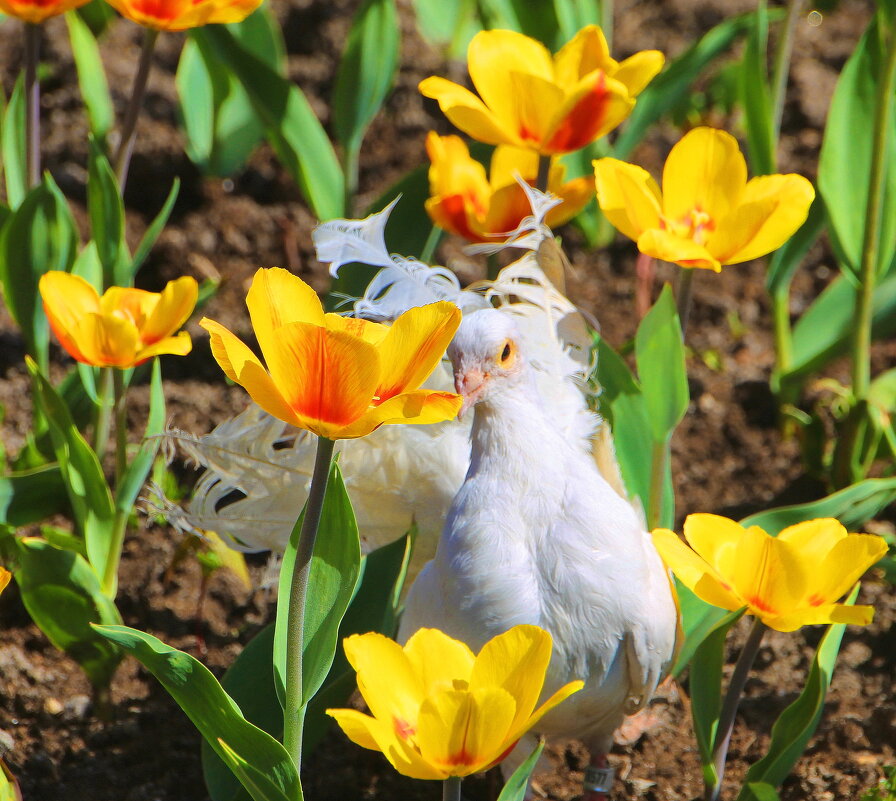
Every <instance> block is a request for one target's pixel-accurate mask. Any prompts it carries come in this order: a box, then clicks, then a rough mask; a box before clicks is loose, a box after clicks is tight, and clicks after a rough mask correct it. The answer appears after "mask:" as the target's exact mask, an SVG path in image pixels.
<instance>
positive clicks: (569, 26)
mask: <svg viewBox="0 0 896 801" xmlns="http://www.w3.org/2000/svg"><path fill="white" fill-rule="evenodd" d="M607 5H610V9H608V10H609V11H610V13H611V14H612V4H611V0H554V15H555V16H556V18H557V35H558V38H559V42H560V43H561V44H562V43H564V42H568V41H569V40H570V39H572V38H573V37H574V36H575V35H576V34H577V33H578V32H579V31H580V30H582V28H584V27H585V26H586V25H592V24H593V25H601V24H602V20H603V18H604V8H605V6H607ZM610 33H612V31H610Z"/></svg>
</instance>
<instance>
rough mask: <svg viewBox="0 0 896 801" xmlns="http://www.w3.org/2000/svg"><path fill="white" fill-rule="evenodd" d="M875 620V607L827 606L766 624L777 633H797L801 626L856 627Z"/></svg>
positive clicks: (804, 610)
mask: <svg viewBox="0 0 896 801" xmlns="http://www.w3.org/2000/svg"><path fill="white" fill-rule="evenodd" d="M873 618H874V607H873V606H852V605H847V604H825V605H822V606H814V607H803V608H801V609H799V610H798V611H795V612H792V613H790V614H786V615H781V616H779V617H775V618H771V619H768V620H766V621H765V622H766V623H767V624H768V625H769V626H770V627H771V628H773V629H775V630H777V631H795V630H796V629H798V628H800V627H801V626H812V625H822V624H827V623H851V624H853V625H856V626H867V625H868V624H869V623H870V622H871V621H872V620H873Z"/></svg>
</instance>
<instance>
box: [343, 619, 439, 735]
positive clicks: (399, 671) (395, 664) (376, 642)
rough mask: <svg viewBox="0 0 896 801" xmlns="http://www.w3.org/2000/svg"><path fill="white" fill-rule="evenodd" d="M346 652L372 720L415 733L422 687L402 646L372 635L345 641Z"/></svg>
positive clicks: (400, 730)
mask: <svg viewBox="0 0 896 801" xmlns="http://www.w3.org/2000/svg"><path fill="white" fill-rule="evenodd" d="M343 648H344V649H345V656H346V658H347V659H348V661H349V663H350V664H351V666H352V667H353V668H354V669H355V670H356V671H357V673H358V689H359V690H361V695H363V696H364V700H365V701H366V702H367V706H368V707H370V711H371V712H372V713H373V716H374V717H375V718H376V719H377V720H379V721H382V722H383V723H386V724H389V725H390V726H392V727H393V728H394V729H395V731H396V732H404V733H405V734H407V732H412V731H414V730H416V728H417V712H418V710H419V709H420V704H421V702H422V701H423V697H424V693H423V683H422V680H421V678H420V675H419V674H418V673H416V672H415V671H414V667H413V665H412V664H411V662H410V660H409V659H408V658H407V656H406V655H405V653H404V651H403V650H402V648H401V646H400V645H399V644H398V643H396V642H394V641H393V640H390V639H389V638H388V637H384V636H383V635H382V634H376V633H375V632H370V633H368V634H353V635H352V636H351V637H346V639H345V640H343Z"/></svg>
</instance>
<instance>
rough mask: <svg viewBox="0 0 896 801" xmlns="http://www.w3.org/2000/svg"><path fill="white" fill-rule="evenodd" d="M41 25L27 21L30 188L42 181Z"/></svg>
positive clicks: (26, 83)
mask: <svg viewBox="0 0 896 801" xmlns="http://www.w3.org/2000/svg"><path fill="white" fill-rule="evenodd" d="M39 54H40V25H35V24H34V23H32V22H26V23H25V175H26V178H27V181H28V188H29V189H34V187H35V186H37V185H38V184H39V183H40V82H39V81H38V80H37V64H38V59H39Z"/></svg>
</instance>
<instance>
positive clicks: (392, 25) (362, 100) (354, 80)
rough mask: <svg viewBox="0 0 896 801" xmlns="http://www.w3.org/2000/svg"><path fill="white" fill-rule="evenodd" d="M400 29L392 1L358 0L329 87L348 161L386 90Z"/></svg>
mask: <svg viewBox="0 0 896 801" xmlns="http://www.w3.org/2000/svg"><path fill="white" fill-rule="evenodd" d="M400 30H401V28H400V26H399V24H398V12H397V11H396V10H395V0H364V2H363V3H362V5H361V7H360V8H359V9H358V10H357V11H356V12H355V16H354V18H353V20H352V28H351V30H350V31H349V34H348V41H347V42H346V44H345V50H344V51H343V54H342V60H341V61H340V62H339V70H338V72H337V73H336V85H335V86H334V88H333V130H334V132H335V134H336V138H337V139H338V140H339V141H340V142H341V143H342V145H343V147H344V148H345V149H346V152H347V153H348V154H351V155H350V157H349V158H348V159H347V160H348V162H349V163H351V162H353V161H356V159H357V154H358V151H359V150H360V149H361V141H362V140H363V138H364V132H365V131H366V130H367V126H368V125H370V123H371V122H372V121H373V118H374V117H376V115H377V113H378V112H379V110H380V108H381V106H382V105H383V101H384V100H385V99H386V95H387V94H388V93H389V90H390V89H391V88H392V81H393V79H394V77H395V71H396V69H397V68H398V55H399V49H400V46H401V37H400Z"/></svg>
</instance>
